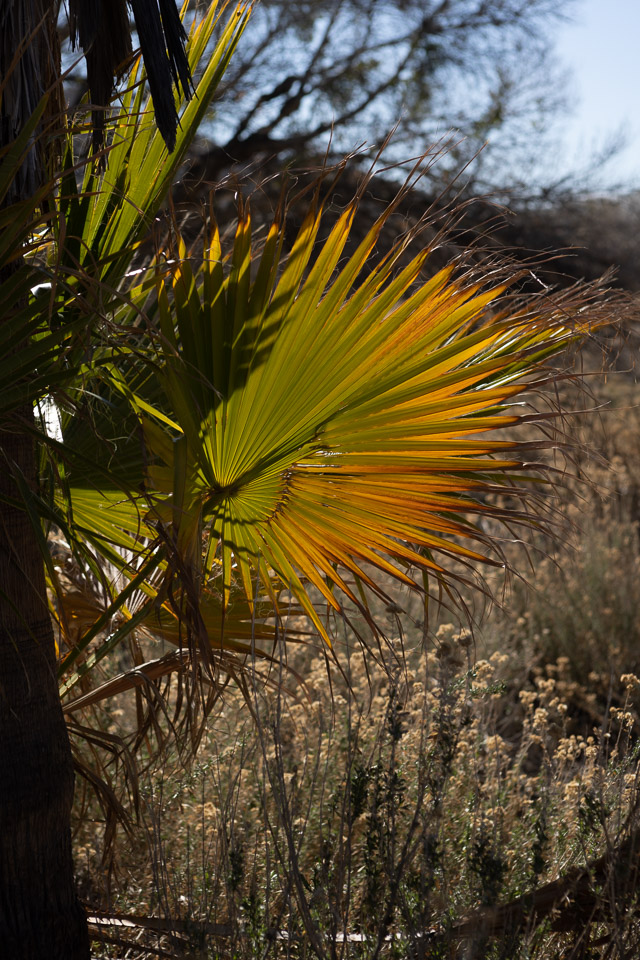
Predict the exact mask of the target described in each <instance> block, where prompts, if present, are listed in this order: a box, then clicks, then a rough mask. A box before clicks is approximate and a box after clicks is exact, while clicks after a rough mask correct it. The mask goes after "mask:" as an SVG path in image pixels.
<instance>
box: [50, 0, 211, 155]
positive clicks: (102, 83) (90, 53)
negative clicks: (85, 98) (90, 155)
mask: <svg viewBox="0 0 640 960" xmlns="http://www.w3.org/2000/svg"><path fill="white" fill-rule="evenodd" d="M129 2H130V5H131V8H132V10H133V16H134V20H135V27H136V31H137V33H138V40H139V42H140V50H141V53H142V59H143V62H144V66H145V69H146V72H147V79H148V81H149V89H150V90H151V99H152V101H153V108H154V111H155V119H156V123H157V126H158V130H159V131H160V134H161V136H162V138H163V140H164V142H165V144H166V146H167V149H168V150H169V152H171V151H173V149H174V148H175V144H176V130H177V128H178V122H179V121H178V112H177V109H176V103H175V100H174V94H173V86H174V85H175V87H176V89H177V90H178V91H179V90H180V88H181V89H182V95H183V96H184V98H185V99H187V100H189V99H190V98H191V93H192V89H193V84H192V79H191V68H190V65H189V61H188V58H187V55H186V53H185V49H184V43H185V41H186V39H187V35H186V33H185V30H184V27H183V25H182V21H181V19H180V16H179V15H178V11H177V9H176V5H175V2H174V0H129ZM69 28H70V35H71V43H72V46H73V47H74V48H75V46H76V45H78V44H79V45H80V47H82V50H83V51H84V54H85V58H86V61H87V80H88V82H89V92H90V95H91V101H92V103H93V104H95V105H96V107H98V108H100V109H98V110H96V112H95V114H94V117H93V122H92V123H93V146H94V150H96V151H97V150H99V149H100V148H101V146H102V143H103V140H104V120H105V107H106V106H107V104H108V103H109V100H110V99H111V94H112V92H113V87H114V80H115V79H119V78H120V77H121V76H122V73H123V71H124V70H125V69H126V68H127V66H128V62H129V60H130V58H131V54H132V46H131V28H130V25H129V14H128V11H127V0H69Z"/></svg>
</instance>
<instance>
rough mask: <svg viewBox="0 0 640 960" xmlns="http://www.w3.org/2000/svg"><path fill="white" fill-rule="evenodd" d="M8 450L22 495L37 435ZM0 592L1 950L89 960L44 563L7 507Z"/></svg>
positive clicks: (3, 487)
mask: <svg viewBox="0 0 640 960" xmlns="http://www.w3.org/2000/svg"><path fill="white" fill-rule="evenodd" d="M0 455H1V457H2V460H1V461H0V494H9V496H11V495H13V496H14V497H15V496H16V491H15V489H12V487H13V483H12V480H11V475H10V473H9V470H8V464H15V466H16V467H17V468H18V469H19V470H21V471H22V473H23V475H24V476H26V477H33V473H34V455H33V441H32V439H31V437H29V436H28V435H27V434H25V433H19V432H16V433H12V434H8V433H5V434H2V435H0ZM0 590H1V591H2V592H1V594H0V954H1V955H2V957H3V958H6V960H36V958H37V960H43V958H48V960H81V958H82V960H86V958H87V957H89V939H88V932H87V920H86V915H85V912H84V910H83V909H82V907H81V905H80V903H79V901H78V898H77V894H76V890H75V881H74V872H73V862H72V858H71V830H70V814H71V804H72V801H73V779H74V778H73V762H72V757H71V751H70V746H69V740H68V737H67V729H66V724H65V722H64V718H63V715H62V709H61V706H60V700H59V696H58V686H57V682H56V669H55V644H54V637H53V631H52V626H51V620H50V617H49V614H48V611H47V605H46V594H45V583H44V572H43V563H42V558H41V556H40V553H39V548H38V544H37V541H36V538H35V535H34V531H33V529H32V527H31V524H30V521H29V519H28V517H27V515H26V513H25V511H24V510H19V509H17V508H14V507H10V506H7V505H6V504H3V505H2V513H1V520H0Z"/></svg>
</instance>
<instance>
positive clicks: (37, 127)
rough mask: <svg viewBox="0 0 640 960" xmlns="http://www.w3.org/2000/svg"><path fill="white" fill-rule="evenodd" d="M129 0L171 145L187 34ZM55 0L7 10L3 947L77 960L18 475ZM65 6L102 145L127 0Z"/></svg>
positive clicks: (44, 621)
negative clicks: (29, 248)
mask: <svg viewBox="0 0 640 960" xmlns="http://www.w3.org/2000/svg"><path fill="white" fill-rule="evenodd" d="M131 6H132V8H133V13H134V18H135V21H136V28H137V31H138V37H139V41H140V45H141V48H142V55H143V59H144V62H145V67H146V72H147V77H148V81H149V85H150V88H151V95H152V98H153V103H154V107H155V115H156V119H157V124H158V128H159V130H160V133H161V135H162V137H163V139H164V142H165V144H166V147H167V148H168V150H170V151H171V150H173V149H174V147H175V146H176V131H177V125H178V114H177V109H176V102H175V100H174V94H173V89H172V88H173V83H174V81H175V84H176V86H178V85H179V86H180V87H181V88H182V93H183V96H184V97H185V98H186V97H188V96H189V95H190V92H191V72H190V66H189V61H188V60H187V57H186V55H185V51H184V44H183V40H184V31H183V28H182V24H181V21H180V19H179V17H178V14H177V11H176V8H175V4H174V2H173V0H159V6H158V3H156V0H151V2H148V0H131ZM58 8H59V0H6V2H4V3H3V4H2V8H1V10H0V78H1V83H2V87H1V94H2V100H1V106H0V151H2V156H3V163H2V175H0V200H1V202H2V205H3V209H2V210H1V211H0V214H1V230H2V242H1V243H0V246H1V248H2V253H1V254H0V281H1V283H2V301H3V307H4V309H3V317H5V318H8V319H5V320H4V323H3V325H2V327H1V328H0V339H2V341H3V347H4V350H5V351H6V352H7V357H6V359H5V360H4V362H3V370H2V389H3V397H4V400H5V406H4V409H3V414H4V416H3V418H2V422H1V425H0V460H1V466H0V499H1V500H2V514H1V522H0V584H1V587H0V589H1V591H2V599H1V603H0V771H1V772H2V775H1V777H0V944H1V952H2V955H3V956H4V957H7V958H36V957H37V958H42V957H50V958H52V960H57V958H59V960H76V958H86V957H88V956H89V940H88V933H87V923H86V916H85V913H84V910H83V909H82V907H81V905H80V904H79V902H78V899H77V895H76V890H75V883H74V873H73V864H72V857H71V837H70V810H71V804H72V800H73V785H74V772H73V762H72V755H71V751H70V746H69V740H68V735H67V728H66V725H65V721H64V717H63V714H62V710H61V706H60V699H59V692H58V683H57V679H56V646H55V641H54V634H53V631H52V625H51V618H50V615H49V609H48V603H47V592H46V586H45V576H44V568H43V555H42V552H41V549H40V543H39V539H38V534H37V531H36V530H35V529H34V526H33V524H32V523H31V522H30V519H29V515H28V511H27V510H26V509H25V508H24V490H22V492H21V489H22V488H21V485H23V486H24V489H25V490H29V491H34V490H35V478H36V460H35V448H34V439H33V437H34V420H33V395H34V391H35V395H36V396H37V395H38V390H39V389H41V387H42V383H41V382H40V380H39V378H40V379H41V375H42V374H43V373H44V372H45V370H46V371H47V372H46V373H45V379H46V378H47V376H49V377H50V376H51V371H52V368H51V369H50V368H48V367H47V364H48V363H49V364H51V363H53V366H54V367H55V356H54V354H55V353H56V351H55V350H53V352H52V350H51V349H50V347H51V343H50V344H49V348H46V347H45V348H44V349H43V350H40V351H39V354H38V359H37V360H35V361H34V360H33V358H32V359H31V360H30V361H29V362H28V364H27V366H28V369H25V364H24V363H23V361H24V359H25V357H26V353H25V348H26V347H27V344H28V341H27V338H28V336H29V332H30V331H33V330H34V329H35V328H34V327H33V325H31V326H30V324H31V322H32V320H33V316H34V311H33V305H31V306H30V305H29V304H30V301H31V300H32V299H33V298H32V297H30V295H29V290H30V287H31V286H33V285H34V284H35V283H36V281H37V276H36V274H37V271H35V272H34V269H33V267H30V266H28V265H25V264H24V263H22V262H21V260H20V251H21V249H23V243H24V242H25V241H26V240H27V239H28V237H29V235H30V233H31V234H32V232H33V228H34V226H35V225H36V224H35V221H34V219H33V216H32V214H33V211H34V210H36V209H37V208H38V207H39V208H40V209H41V210H42V211H44V213H45V214H46V212H47V210H49V211H50V210H51V203H52V200H51V197H50V196H49V199H47V195H48V194H50V193H51V182H52V181H51V176H52V175H53V174H54V173H55V168H56V163H57V158H56V151H57V150H58V149H59V145H60V137H59V132H60V130H61V129H63V123H62V121H63V109H62V98H61V94H60V90H61V87H60V82H59V74H60V51H59V46H58V39H57V16H58ZM69 13H70V19H71V23H70V27H71V35H72V39H73V40H74V42H79V44H80V46H81V47H82V48H83V51H84V54H85V56H86V58H87V70H88V77H89V83H90V92H91V98H92V100H93V102H94V104H95V105H96V107H97V109H96V110H95V112H94V117H95V120H94V125H93V129H94V149H99V148H100V147H101V145H102V143H103V136H104V108H105V106H106V105H107V104H108V101H109V99H110V96H111V92H112V89H113V84H114V78H115V77H116V76H118V75H119V73H120V72H121V71H122V69H123V68H124V67H125V66H126V62H125V61H126V60H127V59H128V58H130V55H131V38H130V27H129V19H128V15H127V9H126V2H125V0H103V2H98V3H91V2H88V0H70V3H69ZM210 19H211V18H210ZM202 52H203V48H201V49H200V51H199V55H200V56H201V55H202ZM214 79H219V77H218V78H214ZM214 86H215V84H212V82H211V78H210V79H209V88H208V90H203V91H201V92H202V93H203V101H202V104H201V105H200V106H199V107H198V111H197V116H196V118H195V121H194V122H193V123H191V124H189V132H188V136H189V137H191V136H193V133H194V130H195V126H196V125H197V119H198V118H199V117H201V115H202V109H204V105H205V104H206V103H208V100H209V98H210V96H211V93H212V91H213V88H214ZM54 134H55V135H54ZM179 139H180V149H179V150H176V153H175V158H174V160H173V162H170V161H168V160H167V156H166V154H167V152H166V150H164V154H162V148H161V147H160V146H158V147H157V149H156V157H155V162H156V167H159V168H162V167H164V169H165V173H166V176H165V177H164V178H160V185H159V187H158V185H157V184H156V189H155V190H154V189H152V190H151V193H150V195H149V196H147V204H146V207H145V208H144V210H143V215H141V216H140V217H139V222H138V227H139V229H140V230H141V229H146V227H147V225H148V222H149V220H148V217H152V216H153V213H154V211H155V209H157V206H158V204H159V202H160V200H161V198H162V195H163V192H164V191H166V189H167V187H168V184H169V183H170V179H171V174H172V172H173V171H174V170H175V167H176V163H177V162H178V161H179V159H180V157H181V156H183V155H184V147H185V143H186V140H187V136H181V138H179ZM128 239H129V240H130V239H131V236H129V238H128ZM85 324H90V316H85ZM21 325H22V328H21ZM16 331H17V332H16ZM47 333H48V335H51V333H52V331H51V329H48V331H47ZM45 340H46V337H45ZM43 342H44V341H43ZM58 345H59V338H58ZM47 351H48V352H47ZM27 352H28V351H27ZM36 365H37V366H36ZM21 382H22V386H21V388H20V390H18V392H17V394H16V391H15V387H16V383H18V384H20V383H21ZM23 388H24V389H23ZM20 391H22V393H21V392H20ZM12 392H13V397H12V398H11V399H9V394H11V393H12ZM16 397H17V399H16ZM21 397H22V399H21ZM19 501H20V502H19Z"/></svg>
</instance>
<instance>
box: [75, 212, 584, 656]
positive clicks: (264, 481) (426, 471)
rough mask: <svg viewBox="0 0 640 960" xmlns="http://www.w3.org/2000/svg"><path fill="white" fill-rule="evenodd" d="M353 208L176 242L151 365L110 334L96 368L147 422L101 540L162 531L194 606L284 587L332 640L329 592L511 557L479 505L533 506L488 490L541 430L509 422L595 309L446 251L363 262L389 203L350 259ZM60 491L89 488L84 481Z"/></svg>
mask: <svg viewBox="0 0 640 960" xmlns="http://www.w3.org/2000/svg"><path fill="white" fill-rule="evenodd" d="M355 213H356V205H355V204H354V205H352V206H351V207H350V208H349V209H348V210H347V211H346V212H345V213H344V214H343V215H342V217H341V218H340V219H339V221H338V222H337V223H336V225H335V226H334V227H333V229H332V231H331V233H330V234H329V236H328V238H327V240H326V241H325V242H324V243H323V244H322V245H321V247H320V248H319V249H318V250H317V251H316V237H317V234H318V229H319V226H320V222H321V217H322V211H321V210H319V209H316V207H315V206H313V207H312V208H311V210H310V211H309V213H308V215H307V217H306V219H305V221H304V223H303V225H302V227H301V229H300V231H299V234H298V236H297V238H296V240H295V242H294V244H293V246H292V248H291V250H290V252H289V253H288V255H287V256H283V254H282V247H283V230H282V228H281V227H280V226H279V225H278V223H277V222H276V223H274V224H273V225H272V227H271V229H270V230H269V232H268V235H267V237H266V240H265V241H264V242H263V244H262V245H261V253H260V254H259V255H257V254H256V252H255V245H254V243H253V241H252V236H251V220H250V216H249V214H248V212H247V211H241V215H240V218H239V222H238V227H237V231H236V235H235V241H234V244H233V249H232V250H231V252H230V254H229V255H225V254H224V253H223V250H222V245H221V241H220V237H219V235H218V232H217V230H216V229H215V228H214V229H213V231H212V233H211V235H210V236H209V238H208V241H207V243H206V245H205V249H204V252H203V254H202V255H201V256H200V257H199V258H197V259H196V258H194V257H191V256H188V255H187V251H186V249H185V247H184V245H183V244H182V243H181V244H180V248H179V250H178V253H177V256H176V257H175V258H173V259H172V260H171V262H169V263H167V264H166V265H165V267H163V268H162V269H159V270H158V279H157V314H156V315H157V327H158V329H157V337H156V338H155V340H152V341H150V343H149V345H148V353H147V360H146V363H148V364H151V366H150V367H147V368H146V372H145V373H144V374H143V373H141V372H140V368H138V372H137V373H134V372H133V371H134V369H135V368H136V364H137V361H136V359H135V357H134V355H133V353H131V355H129V356H127V357H125V358H124V366H123V355H122V351H120V352H119V354H118V361H117V363H116V362H114V364H113V366H112V367H111V368H110V369H109V379H110V387H109V389H110V390H111V392H112V393H111V396H110V399H109V403H110V404H113V405H114V408H116V409H118V411H119V412H118V422H119V423H120V424H121V425H122V424H124V423H129V425H130V426H129V431H130V435H132V434H133V432H134V431H135V430H136V428H137V431H138V433H137V447H136V450H137V453H136V455H135V456H134V457H133V458H132V459H129V458H128V453H127V451H128V450H130V449H132V445H131V444H127V441H126V440H125V441H123V442H122V445H121V449H122V455H123V457H124V461H125V462H126V463H127V471H125V472H128V475H129V480H128V484H127V479H126V477H125V476H124V475H122V477H121V481H120V482H121V487H120V488H119V491H116V490H115V489H114V490H113V491H112V492H111V493H109V492H107V491H105V489H104V487H102V488H100V487H99V486H96V488H95V489H94V491H93V492H92V494H91V497H92V510H94V513H95V514H96V515H97V513H98V511H99V509H100V506H99V504H100V502H101V503H102V504H103V509H102V512H101V517H102V518H103V531H102V535H103V536H104V537H106V538H108V539H110V540H111V541H112V542H114V543H115V542H117V541H119V540H120V541H121V542H122V541H123V538H124V539H127V540H128V538H130V539H131V540H134V539H135V538H136V537H138V536H139V535H140V531H141V529H145V530H146V534H145V535H146V536H147V537H151V535H152V534H151V531H153V532H154V533H155V534H156V535H158V536H160V537H161V539H162V542H163V545H164V548H165V549H166V551H167V554H166V556H167V567H166V576H167V577H169V578H171V577H173V576H174V575H176V577H177V581H178V583H179V588H178V589H181V590H183V591H186V593H187V594H188V597H189V601H190V603H191V604H192V606H193V610H196V611H197V605H198V602H199V601H198V596H199V594H200V593H201V592H204V594H205V595H206V592H207V591H213V592H214V593H216V594H217V595H218V596H219V597H220V601H219V608H218V616H219V617H220V618H221V620H223V618H224V617H227V616H230V615H231V614H232V611H233V609H234V603H235V602H237V600H235V599H234V598H237V597H238V595H239V594H240V595H241V596H242V597H243V603H244V602H246V603H247V604H248V605H249V609H253V605H254V604H255V603H256V601H257V600H258V597H259V593H258V589H257V587H256V585H259V590H260V591H265V590H266V591H267V593H268V595H269V596H270V598H271V601H272V603H273V604H274V605H275V607H276V609H277V607H278V603H279V597H280V596H281V594H282V592H283V591H285V592H286V595H287V596H293V597H294V598H295V601H296V603H297V604H298V605H299V607H300V608H301V609H302V610H303V611H304V612H305V613H306V615H307V616H308V617H309V618H310V620H311V621H312V622H313V624H314V626H315V628H316V630H317V631H319V633H320V634H321V635H322V636H323V637H324V638H325V640H326V641H327V642H329V635H328V632H327V629H326V624H325V620H324V617H323V614H322V608H323V606H328V607H329V608H330V609H333V610H335V611H336V612H338V613H339V614H344V612H345V602H350V603H352V604H356V605H357V606H359V607H362V600H361V594H360V592H359V591H360V588H361V587H362V586H363V585H364V586H365V587H368V588H370V589H371V590H373V591H375V592H378V593H379V594H384V590H383V587H382V586H381V582H382V581H381V578H385V577H392V578H395V579H396V580H398V581H400V582H402V583H405V584H408V585H410V586H415V587H419V586H420V585H421V583H422V578H423V576H425V575H426V577H427V578H432V579H433V580H435V582H439V583H444V584H447V583H449V582H451V581H453V580H454V579H455V577H456V576H458V577H459V576H460V574H456V573H454V572H453V564H454V563H455V564H457V563H461V564H463V565H467V566H469V565H471V566H473V565H476V564H478V563H482V562H487V561H488V562H502V558H501V555H500V546H499V541H498V539H497V538H496V537H495V536H492V535H491V534H490V533H487V532H486V529H485V526H484V524H483V523H482V522H480V520H479V518H483V517H484V518H486V517H492V518H495V519H498V520H501V521H503V522H505V523H509V522H514V523H525V524H526V523H536V522H538V520H537V518H536V516H535V514H533V513H532V512H531V511H527V509H526V508H523V507H522V505H521V504H520V503H519V500H518V501H515V500H514V502H518V504H519V505H518V506H514V507H508V506H501V507H498V506H495V505H492V502H491V500H489V499H487V498H486V496H485V495H486V494H487V493H490V492H491V493H492V492H495V491H496V490H502V491H503V492H507V493H509V492H515V491H517V490H518V489H519V487H520V486H521V485H524V486H526V485H527V484H529V485H531V484H536V486H539V484H540V480H541V478H540V475H539V473H538V472H537V471H536V470H535V469H534V468H532V467H531V466H530V465H529V464H528V461H529V459H530V455H531V452H532V450H533V449H535V448H537V447H539V446H541V445H542V444H540V443H538V444H525V443H522V442H521V441H519V440H517V439H513V440H511V439H506V438H505V433H504V431H505V430H507V429H509V430H510V429H511V428H513V427H516V426H517V425H518V424H520V423H522V422H523V421H525V420H527V419H530V411H529V413H527V412H526V408H525V407H524V406H523V405H522V404H519V403H518V402H517V399H516V398H518V395H519V394H522V393H524V392H528V394H529V395H531V392H532V390H533V389H535V388H536V387H537V386H540V385H541V382H542V381H544V380H546V379H548V378H549V376H550V374H549V372H548V371H546V370H545V369H544V363H545V361H546V360H547V358H548V357H549V356H551V355H553V354H555V353H558V352H559V351H561V350H563V349H564V348H565V347H566V346H567V345H568V344H569V343H570V342H571V341H573V340H574V339H576V337H582V336H584V335H585V333H586V332H587V331H588V329H589V325H590V322H591V321H590V319H589V317H590V314H589V313H588V311H587V312H586V313H585V314H584V316H583V315H582V313H581V312H580V310H579V309H578V308H576V309H574V310H573V312H571V310H569V309H567V305H566V304H565V305H560V304H559V305H558V308H557V309H555V310H554V309H550V308H548V307H547V308H545V309H544V311H542V312H535V311H534V312H532V311H531V308H530V307H529V308H528V309H515V308H514V307H513V306H510V304H511V301H510V300H508V299H505V289H504V285H502V286H500V285H498V286H494V287H491V288H489V289H486V288H485V287H484V286H483V285H482V284H481V283H479V282H478V279H477V276H476V278H475V279H474V278H472V277H469V276H462V277H461V278H456V277H455V276H454V274H453V271H452V270H451V269H446V270H442V271H440V272H439V273H437V274H436V275H435V276H434V277H432V278H431V279H428V280H426V281H425V280H424V279H423V278H422V277H423V268H424V266H425V263H426V260H427V258H428V255H429V250H428V249H426V250H424V251H423V252H422V253H420V254H419V255H418V256H415V257H413V258H412V259H411V260H410V262H409V263H408V264H406V265H405V266H403V267H400V266H399V259H400V257H401V254H402V252H403V246H402V245H400V246H398V247H396V248H394V249H393V250H392V251H391V252H390V253H389V254H388V255H387V256H385V257H384V258H383V259H382V260H381V261H380V262H379V263H377V264H376V265H372V254H373V251H374V247H375V244H376V240H377V238H378V235H379V233H380V231H381V230H382V229H383V226H384V220H385V218H384V217H382V218H381V219H380V220H379V221H378V222H377V223H376V225H375V226H374V227H373V228H372V229H371V230H370V232H369V233H368V235H367V236H366V238H365V239H364V240H363V241H362V243H361V244H360V245H359V247H358V248H357V250H356V251H355V252H354V253H352V254H351V255H350V256H348V257H345V256H344V250H345V245H346V243H347V240H348V237H349V233H350V229H351V226H352V223H353V218H354V216H355ZM314 253H315V257H314ZM166 269H168V271H169V274H170V278H169V280H168V281H167V279H166ZM145 296H146V294H145ZM132 299H133V300H135V297H133V298H132ZM128 364H130V367H128ZM106 369H107V368H106V367H105V370H106ZM142 369H143V370H144V369H145V368H144V363H143V365H142ZM149 370H152V374H150V373H149ZM127 407H128V410H129V413H128V414H127V412H126V408H127ZM132 413H133V414H134V419H133V420H132V419H131V414H132ZM136 456H137V459H138V468H137V471H136V469H134V462H133V461H134V460H135V458H136ZM79 476H80V474H78V477H79ZM134 477H135V484H134V483H133V482H132V481H133V478H134ZM76 483H77V484H78V485H77V486H75V485H74V484H76ZM125 490H126V491H127V494H126V495H124V493H123V491H125ZM70 495H71V502H74V500H76V499H78V500H79V501H82V498H84V497H86V496H87V494H86V488H82V487H81V483H80V481H79V480H75V479H73V478H72V479H70ZM114 498H115V499H117V502H118V507H117V510H114V508H113V507H111V506H108V505H109V504H113V503H114ZM87 522H88V518H87ZM128 542H129V541H128ZM416 574H417V575H416ZM318 597H321V598H322V603H321V604H319V603H318ZM192 612H193V611H192ZM216 636H217V635H216Z"/></svg>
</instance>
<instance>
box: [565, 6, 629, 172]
mask: <svg viewBox="0 0 640 960" xmlns="http://www.w3.org/2000/svg"><path fill="white" fill-rule="evenodd" d="M556 39H557V44H556V51H557V56H558V59H559V60H560V62H561V64H562V65H563V66H565V67H567V68H568V69H569V70H570V71H571V74H572V76H571V82H570V87H569V99H570V101H572V102H573V103H572V106H571V110H570V115H569V117H568V118H567V123H566V126H565V132H564V137H563V139H564V142H565V145H566V147H567V154H568V157H569V159H571V157H572V155H573V156H574V157H575V158H576V159H578V160H580V159H581V158H582V157H584V156H585V155H586V154H587V153H588V152H589V151H590V149H591V148H593V147H594V146H598V145H602V144H604V143H605V142H606V141H607V140H608V139H610V138H611V137H612V136H613V135H614V134H615V133H616V132H617V131H619V129H620V128H621V127H624V128H625V129H626V130H627V135H628V146H627V147H626V149H625V150H624V151H623V152H622V153H621V154H620V156H619V157H618V158H617V159H616V160H615V162H614V163H612V164H611V167H610V170H609V173H608V177H607V179H608V181H609V182H612V181H614V180H620V181H624V182H626V183H627V184H628V185H629V186H635V187H640V0H576V2H575V4H574V5H573V8H572V22H571V23H568V24H566V25H564V26H563V27H562V28H561V29H560V30H558V32H557V37H556Z"/></svg>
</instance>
